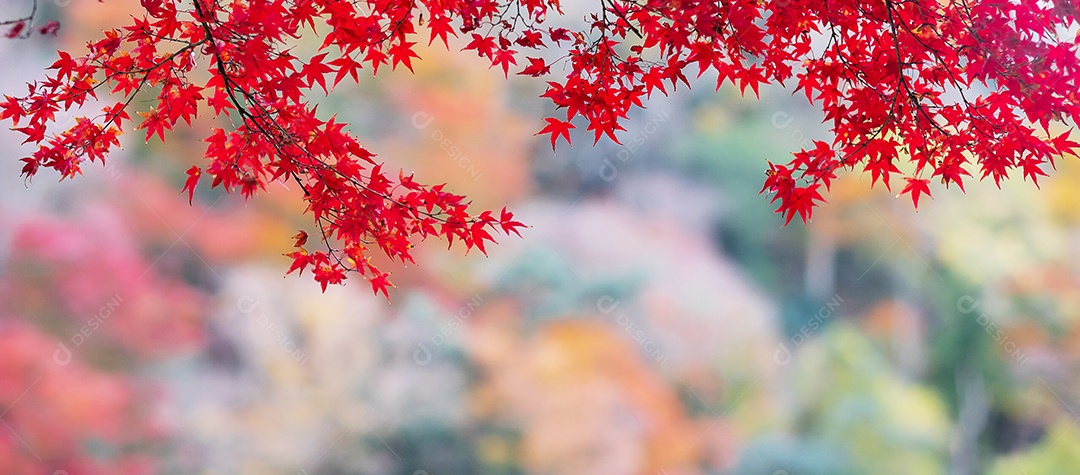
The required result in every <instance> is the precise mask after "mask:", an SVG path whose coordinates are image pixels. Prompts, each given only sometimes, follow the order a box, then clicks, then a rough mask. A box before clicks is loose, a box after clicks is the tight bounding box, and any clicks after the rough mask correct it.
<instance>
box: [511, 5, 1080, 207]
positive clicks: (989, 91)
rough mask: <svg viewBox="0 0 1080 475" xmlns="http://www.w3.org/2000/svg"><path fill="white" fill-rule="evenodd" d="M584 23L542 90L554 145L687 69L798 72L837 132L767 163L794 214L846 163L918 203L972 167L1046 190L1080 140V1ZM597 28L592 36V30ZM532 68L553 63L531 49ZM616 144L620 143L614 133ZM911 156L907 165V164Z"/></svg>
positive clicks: (599, 124) (757, 74)
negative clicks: (559, 74) (577, 125)
mask: <svg viewBox="0 0 1080 475" xmlns="http://www.w3.org/2000/svg"><path fill="white" fill-rule="evenodd" d="M600 3H601V5H602V9H601V11H600V13H597V14H594V15H592V16H591V18H590V24H591V29H590V30H589V31H588V32H580V33H577V32H575V33H572V34H570V35H569V36H566V34H565V33H564V32H561V31H559V30H552V31H551V33H552V35H553V39H554V38H555V37H556V36H557V37H559V38H564V37H566V38H573V46H572V49H571V50H570V55H569V61H570V65H571V67H570V68H569V69H570V73H569V74H568V75H567V77H566V79H565V80H563V81H561V82H551V83H549V85H550V87H549V88H548V90H547V92H546V93H545V94H544V96H545V97H548V98H550V99H551V100H552V101H553V102H554V103H555V104H556V105H557V106H559V107H560V108H565V111H566V116H565V119H563V118H549V119H547V127H545V128H544V129H543V131H542V132H543V133H547V134H550V136H551V140H552V145H553V146H554V145H555V141H556V140H557V138H558V137H560V136H561V137H565V138H566V139H567V141H569V129H570V128H573V127H574V126H573V125H572V123H571V122H572V121H573V120H574V119H575V118H576V117H578V116H583V117H584V118H585V119H586V120H587V122H588V127H589V130H592V131H593V132H594V133H595V139H596V140H598V139H599V138H600V137H601V136H604V135H606V136H609V137H611V138H612V139H615V135H614V134H615V132H616V131H619V130H622V128H621V127H620V126H619V122H620V120H622V119H625V118H626V116H627V112H628V111H629V110H630V109H631V108H632V107H634V106H638V107H640V106H641V99H642V97H643V96H649V95H651V94H652V93H653V92H654V91H656V90H659V91H660V92H661V93H664V94H667V93H668V92H669V90H668V89H667V85H669V84H670V87H671V90H674V89H675V88H677V87H678V85H679V83H683V84H684V85H686V86H687V87H689V86H690V83H689V81H688V80H687V78H686V76H685V71H686V70H693V69H695V67H696V69H697V70H698V77H701V75H702V74H704V73H705V72H706V71H712V72H713V73H714V74H716V77H717V84H716V87H717V89H719V88H720V87H721V85H722V84H724V83H725V82H730V83H732V85H735V86H738V87H739V88H740V90H741V91H742V92H744V93H745V92H746V89H747V88H749V89H751V90H753V91H754V93H755V95H756V94H757V93H758V88H759V87H760V85H762V84H765V83H778V84H781V85H787V84H788V83H791V82H794V88H795V91H796V92H801V93H804V94H805V95H806V98H807V100H808V101H810V102H811V103H813V104H815V105H817V106H819V107H821V108H822V110H823V111H824V113H825V120H826V122H829V123H830V126H831V130H832V132H833V133H834V139H833V140H832V142H831V143H827V142H821V141H817V142H814V147H813V148H811V149H804V150H800V151H799V152H796V153H795V154H794V157H793V159H792V160H791V161H790V163H788V164H787V165H786V166H781V165H774V164H771V163H770V168H769V170H767V172H766V175H767V178H766V180H765V184H764V187H763V188H762V192H769V193H771V194H772V201H773V202H779V205H778V208H777V212H778V213H781V214H783V215H784V216H785V223H787V222H790V221H791V219H792V218H793V217H794V216H795V215H796V214H797V215H799V216H800V217H801V218H802V219H803V220H804V221H808V220H809V219H810V218H811V217H812V215H813V209H814V207H815V206H816V204H817V203H818V202H821V201H824V199H823V198H822V195H821V188H822V186H824V188H825V189H828V188H829V187H830V185H831V183H832V180H833V179H834V178H836V171H837V170H838V169H840V168H847V169H849V170H856V169H861V170H863V171H865V172H870V175H871V177H872V180H871V186H874V185H875V184H876V183H877V181H878V180H879V179H880V180H881V181H883V182H884V184H885V186H886V187H887V188H890V189H891V183H890V178H891V177H893V176H894V175H900V176H902V177H903V179H904V181H905V186H904V187H903V189H902V190H901V192H900V194H901V195H905V194H906V195H909V196H910V198H911V199H912V202H913V203H914V205H915V207H916V208H917V207H918V204H919V199H920V197H922V196H923V195H927V196H929V195H930V180H931V179H932V178H940V181H941V183H943V184H944V185H946V186H950V185H953V184H955V185H956V186H958V187H960V189H961V190H963V188H964V179H965V177H971V176H972V171H975V172H977V173H978V174H979V176H980V178H986V177H993V179H994V181H995V183H998V184H999V185H1000V181H1001V179H1003V178H1007V177H1008V174H1009V171H1010V170H1020V171H1021V172H1022V174H1023V178H1025V179H1030V180H1031V181H1032V182H1034V183H1035V184H1036V186H1037V185H1038V177H1039V176H1040V175H1041V176H1046V174H1047V173H1046V169H1047V168H1048V167H1053V166H1054V159H1055V157H1057V156H1060V155H1065V154H1072V155H1075V154H1076V153H1075V152H1076V149H1077V147H1078V146H1080V144H1077V143H1076V142H1073V141H1071V140H1069V134H1068V132H1066V133H1060V134H1054V133H1052V132H1051V123H1054V122H1056V123H1059V124H1061V123H1066V122H1071V124H1076V123H1077V120H1076V119H1077V118H1078V112H1080V101H1078V96H1077V92H1076V91H1077V90H1078V89H1077V88H1078V86H1080V61H1078V56H1077V48H1076V43H1075V38H1074V37H1073V35H1071V34H1069V33H1068V31H1070V28H1073V29H1075V27H1076V26H1077V23H1076V20H1077V18H1076V13H1077V5H1076V2H1075V0H1059V1H1054V2H1039V1H1036V0H1014V1H1004V0H1000V1H999V0H985V1H951V0H944V1H942V0H884V1H880V2H860V1H857V0H827V1H826V0H783V1H759V0H724V1H720V2H716V1H704V0H680V1H667V0H644V1H641V0H639V1H621V0H601V2H600ZM588 35H591V37H590V36H588ZM529 59H530V65H529V67H528V68H526V69H525V71H522V73H523V74H527V75H532V76H539V75H543V74H545V73H547V71H548V70H549V68H550V65H549V64H547V63H545V62H544V61H542V60H538V59H534V58H529ZM616 141H617V139H616ZM903 164H906V171H901V168H900V166H899V165H903Z"/></svg>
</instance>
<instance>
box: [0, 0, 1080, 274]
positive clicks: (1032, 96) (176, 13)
mask: <svg viewBox="0 0 1080 475" xmlns="http://www.w3.org/2000/svg"><path fill="white" fill-rule="evenodd" d="M143 6H144V8H145V10H146V12H145V15H143V16H142V17H139V18H135V19H133V20H132V21H131V23H130V24H129V25H126V26H123V27H121V28H117V29H114V30H109V31H106V32H105V33H104V35H103V37H102V38H101V39H100V40H98V41H96V42H91V43H90V44H89V45H88V51H87V52H85V53H82V54H76V55H72V54H68V53H63V52H61V53H60V55H59V59H58V60H57V61H56V62H55V63H54V64H53V65H52V67H51V68H50V70H51V71H52V73H51V74H50V75H49V76H48V77H47V78H46V79H45V80H43V81H38V82H35V83H32V84H30V85H29V91H28V93H27V94H26V95H24V96H21V97H11V96H6V97H5V99H4V102H3V103H2V104H0V119H4V120H10V121H11V122H12V124H13V125H14V126H15V127H16V130H18V131H19V132H21V133H23V134H24V135H25V136H26V142H30V143H32V144H34V145H36V146H37V150H36V151H35V152H34V153H33V154H32V155H31V156H28V157H25V158H23V159H22V161H23V162H24V163H25V165H24V168H23V174H24V175H26V176H27V177H32V176H34V175H35V174H36V173H38V172H39V171H40V169H41V168H42V167H45V168H52V169H54V170H56V171H57V172H58V173H60V176H61V177H62V178H69V177H72V176H74V175H75V174H78V173H79V171H80V167H82V166H83V165H84V164H85V163H86V162H87V161H90V162H94V161H104V159H105V156H106V155H107V153H108V152H109V151H110V150H111V149H112V148H113V147H115V146H117V145H118V144H119V141H118V136H119V135H120V134H121V131H122V128H123V127H124V126H128V125H129V122H131V121H132V117H131V116H129V115H128V113H127V109H128V108H129V106H133V105H135V104H146V103H149V104H150V107H149V108H148V110H141V111H139V114H138V117H141V120H139V121H138V123H136V124H132V125H134V128H135V129H144V130H145V131H146V132H145V133H146V139H147V140H149V139H150V138H151V137H153V136H157V137H158V138H159V139H162V140H164V139H165V137H166V136H167V134H166V131H168V130H171V129H172V128H173V127H174V126H175V125H176V123H177V122H178V121H180V120H183V121H184V122H185V123H186V124H190V121H191V119H192V118H193V117H195V116H196V115H198V114H199V113H200V112H203V113H207V112H209V111H212V112H213V114H214V115H215V116H225V117H227V118H228V119H230V120H231V121H232V123H233V124H235V125H234V126H233V127H231V128H230V129H228V130H225V129H213V130H211V131H210V133H209V136H208V138H207V139H206V142H207V144H208V146H207V150H206V159H207V164H206V165H205V166H202V167H195V168H192V169H190V170H189V171H188V177H189V178H188V181H187V183H186V184H185V185H184V191H186V192H187V193H188V195H189V199H190V198H191V194H192V193H193V192H194V190H195V188H196V187H197V186H198V184H199V183H202V182H204V181H209V182H210V186H211V187H217V186H221V187H223V188H225V189H226V190H228V191H234V190H238V191H239V192H240V193H242V194H243V195H244V196H245V197H250V196H252V195H253V194H255V193H258V192H259V191H261V190H263V189H265V187H266V186H267V184H269V183H271V182H273V181H276V180H281V181H290V182H295V183H296V184H297V185H298V186H300V187H301V189H302V190H303V191H304V199H305V200H306V201H307V204H308V212H309V213H310V214H311V216H312V219H313V220H314V223H315V225H316V227H317V228H318V231H319V232H320V233H321V235H322V239H321V240H320V242H319V245H325V250H317V251H311V250H308V249H307V248H306V247H305V246H304V245H303V244H299V245H298V250H297V251H296V252H293V253H292V254H290V255H289V256H290V257H292V259H293V264H292V267H291V268H290V272H292V271H295V270H299V271H301V272H303V271H304V270H305V269H310V270H311V271H312V274H313V275H314V277H315V279H316V280H317V281H319V282H320V283H321V284H322V285H323V286H324V288H325V286H326V285H327V284H332V283H339V282H341V281H342V280H344V279H345V276H346V271H357V272H359V273H360V274H361V275H363V276H365V277H366V278H367V279H368V280H369V281H370V282H371V284H372V286H373V288H374V290H375V292H376V293H378V292H383V293H386V289H387V287H388V286H390V285H391V284H390V283H389V281H388V280H387V274H386V273H384V272H382V271H380V270H379V269H378V268H376V267H375V266H374V265H373V264H372V263H371V262H370V260H369V257H370V253H371V252H373V251H374V250H375V249H377V250H378V251H380V252H382V253H385V254H386V255H387V256H389V257H390V258H392V259H395V260H400V261H403V262H412V261H413V258H412V255H411V254H410V249H411V248H412V245H413V243H414V242H415V241H418V240H423V239H425V238H428V237H432V236H435V237H443V238H446V239H447V241H449V242H450V243H451V245H452V243H453V242H454V241H455V240H459V241H461V242H462V243H463V244H464V245H465V247H466V249H472V248H473V247H476V248H478V249H479V250H480V251H481V252H483V251H484V250H485V241H494V239H493V237H492V235H491V233H490V232H489V231H491V230H502V231H503V232H504V233H507V234H509V233H510V232H514V233H516V232H517V229H518V228H520V227H522V225H521V223H518V222H516V221H514V220H513V215H512V214H511V213H509V212H507V211H505V210H503V212H502V213H499V214H498V215H497V216H496V215H495V214H493V213H491V212H481V213H474V212H470V211H469V209H468V201H467V199H466V198H465V197H463V196H459V195H455V194H453V193H450V192H447V191H445V190H444V187H443V186H442V185H436V186H428V185H424V184H421V183H419V182H416V181H414V180H413V178H412V176H405V175H404V174H401V173H399V174H397V175H398V176H397V177H395V176H394V174H391V173H387V172H386V171H384V170H383V168H382V167H381V165H380V164H379V163H377V162H376V161H375V160H374V154H373V153H372V152H371V151H369V150H367V149H366V148H365V147H364V146H363V145H362V144H360V143H359V142H358V141H357V140H356V139H355V138H354V137H352V136H351V135H350V134H348V133H347V132H345V125H346V124H343V123H340V122H337V121H335V119H334V118H332V117H331V118H329V119H324V118H320V117H319V116H318V114H316V104H313V103H312V102H310V101H309V100H308V98H306V97H305V96H304V94H305V93H309V92H311V91H312V90H313V89H315V88H316V87H317V88H318V89H322V90H324V91H325V90H326V89H328V88H331V89H332V88H333V87H335V86H337V85H338V84H339V83H340V82H341V81H343V80H346V79H348V80H351V81H353V82H359V81H360V80H361V79H360V78H361V74H360V71H361V70H363V69H365V68H370V69H371V71H372V72H373V73H377V72H378V69H379V67H381V66H383V65H387V66H388V67H389V68H391V69H396V68H397V67H399V66H404V67H405V68H408V69H410V70H411V69H412V64H413V60H414V59H417V58H419V55H418V54H417V52H416V51H415V46H416V44H417V43H419V42H420V41H422V40H423V39H424V36H426V37H427V40H428V41H427V43H428V44H432V43H435V42H439V43H442V44H444V45H446V46H447V47H449V37H450V36H455V37H462V39H463V41H467V43H466V45H465V46H464V48H463V49H464V50H468V51H472V52H475V54H477V55H479V56H481V57H483V58H486V59H487V60H488V61H490V62H491V66H492V67H493V68H497V69H498V70H501V71H502V72H503V73H504V75H509V72H510V69H511V67H512V66H513V67H515V69H516V68H518V67H521V66H520V65H521V64H527V65H526V66H525V67H524V69H523V70H522V71H520V72H519V74H522V75H526V76H533V77H545V78H549V80H548V83H547V84H548V87H547V90H546V91H545V92H544V94H543V97H545V98H547V99H549V100H550V101H552V102H553V103H554V104H555V106H556V107H557V108H558V109H559V110H560V113H559V114H558V117H552V118H548V119H547V126H546V127H543V129H542V130H541V131H540V132H539V134H548V135H550V139H551V143H552V146H555V145H556V142H557V139H559V138H560V137H561V138H563V139H564V140H566V141H568V142H569V140H570V132H569V130H570V129H572V128H575V126H574V125H573V123H574V122H575V121H577V122H578V123H579V124H580V123H584V124H585V128H586V130H587V131H591V132H592V133H593V139H594V142H596V141H599V140H600V139H601V138H602V137H607V138H609V139H611V140H614V141H616V142H618V132H619V131H621V130H623V127H622V125H621V124H622V122H623V121H624V120H625V119H626V118H627V116H628V113H629V111H630V110H631V109H632V108H634V107H643V102H642V101H643V100H644V99H645V98H647V97H649V96H651V94H652V93H653V92H655V91H657V90H659V91H660V92H661V93H663V94H668V93H670V92H672V91H674V90H676V89H677V88H678V87H680V83H682V85H683V86H686V87H689V86H690V80H689V79H688V77H687V74H693V71H694V70H695V69H696V70H697V72H698V74H697V75H698V76H699V77H700V76H701V75H702V74H703V73H705V72H707V71H712V72H713V73H715V74H716V76H717V78H718V79H717V84H716V86H717V88H719V87H721V86H722V85H723V84H724V83H731V84H732V85H733V86H737V87H738V88H739V89H740V91H742V92H743V93H745V92H746V91H747V90H748V89H749V90H751V91H753V92H754V94H755V95H756V94H757V93H758V91H759V88H760V87H761V86H762V85H763V84H770V83H773V84H781V85H784V86H787V87H793V88H794V91H795V92H797V93H801V94H804V95H805V96H806V98H807V100H808V101H810V102H811V103H813V104H814V105H816V106H817V107H820V108H821V109H822V110H823V111H824V116H825V120H826V121H827V122H828V123H829V124H830V128H831V131H832V133H833V135H834V137H833V139H832V140H831V141H829V142H823V141H818V142H815V146H814V148H813V149H809V150H801V151H799V152H797V153H795V154H794V157H793V159H792V160H791V161H790V162H789V163H788V164H787V165H786V166H782V165H772V164H770V168H769V170H768V173H767V178H766V181H765V186H764V188H763V190H762V191H763V192H768V193H771V194H773V198H772V200H773V201H774V202H778V208H777V212H779V213H781V214H782V215H784V216H785V222H790V220H791V219H792V218H793V217H794V216H795V215H798V216H799V217H800V218H801V219H803V220H804V221H806V220H809V219H810V218H811V216H812V213H813V209H814V207H815V206H816V205H817V204H818V203H819V202H822V201H824V198H823V196H822V189H824V190H828V189H829V187H830V185H831V183H832V180H834V179H835V178H836V176H837V175H836V173H837V172H838V171H839V170H841V169H846V170H860V169H861V170H862V171H864V172H865V171H868V172H870V174H871V177H872V182H873V183H872V184H871V186H873V185H874V184H876V182H877V181H878V180H879V179H880V180H881V181H882V182H883V183H884V184H885V186H886V187H887V188H889V187H891V181H890V178H891V177H892V176H894V175H900V176H901V178H903V179H904V181H905V183H906V185H905V186H904V188H903V189H902V190H901V192H900V194H902V195H903V194H907V195H909V196H910V197H911V199H912V202H913V204H914V205H915V206H916V207H917V206H918V202H919V199H920V197H921V196H922V195H930V194H931V190H930V178H932V177H939V176H940V177H941V183H942V184H944V185H945V186H951V185H952V184H956V185H957V186H958V187H960V188H961V190H963V187H964V179H965V177H972V176H973V173H972V172H975V173H977V174H978V176H979V178H986V177H992V178H993V179H994V181H995V182H996V183H1000V181H1001V180H1002V179H1003V178H1008V176H1009V171H1010V170H1015V169H1017V168H1019V169H1021V171H1022V173H1023V175H1022V177H1023V178H1025V179H1027V178H1030V179H1031V180H1032V181H1033V182H1035V181H1036V180H1037V178H1038V176H1040V175H1044V176H1045V175H1046V168H1047V167H1053V166H1054V159H1055V158H1056V157H1057V156H1060V155H1065V154H1075V151H1076V149H1077V147H1080V144H1077V143H1076V142H1074V141H1072V140H1070V136H1069V134H1068V133H1056V132H1051V125H1052V124H1065V123H1069V122H1071V123H1075V122H1076V119H1077V113H1078V111H1080V108H1078V98H1077V94H1076V91H1077V86H1078V73H1080V61H1078V56H1077V49H1076V43H1075V38H1074V37H1073V35H1070V34H1069V33H1068V31H1069V30H1070V28H1075V27H1076V20H1077V18H1076V13H1077V8H1076V7H1077V5H1076V2H1075V0H1059V1H1053V2H1037V1H1034V0H1016V1H1009V2H1006V1H1000V0H983V1H979V0H969V1H956V0H884V1H882V2H859V1H856V0H839V1H837V0H828V1H825V0H782V1H760V0H724V1H720V2H717V1H705V0H677V1H670V0H637V1H627V0H600V1H599V2H597V4H596V5H595V13H592V14H589V15H588V17H587V18H586V20H587V28H585V29H583V30H582V31H570V30H567V29H565V28H561V27H553V26H548V25H549V22H548V20H549V17H550V16H555V15H561V14H562V13H563V12H562V10H561V7H560V2H559V1H558V0H419V1H401V0H364V1H361V2H354V1H345V0H297V1H291V2H281V1H274V0H234V1H231V2H226V1H219V0H196V1H195V2H178V1H175V0H165V1H155V2H143ZM25 24H28V20H25V19H24V20H20V21H18V22H16V23H13V25H14V26H12V31H13V32H14V33H11V32H9V36H12V35H14V36H18V35H21V34H23V33H22V31H23V29H24V26H20V25H25ZM422 27H426V28H427V31H426V32H423V31H420V28H422ZM16 30H17V31H16ZM43 31H44V30H43ZM51 31H53V32H55V29H52V30H51ZM309 35H316V36H319V37H321V38H322V43H321V47H320V50H319V52H318V53H317V54H316V55H314V56H312V57H300V56H296V55H295V54H294V52H293V51H294V49H293V46H294V45H296V44H297V42H298V40H299V38H301V37H303V36H309ZM546 48H568V50H567V51H566V52H565V54H564V51H563V50H561V49H560V51H559V54H557V55H548V56H558V59H553V60H550V59H544V58H543V57H542V56H543V55H541V54H540V53H539V52H538V51H540V50H544V49H546ZM519 57H520V58H519ZM519 59H521V60H522V61H520V62H519ZM556 64H560V67H559V68H552V66H554V65H556ZM199 69H201V70H202V71H197V70H199ZM688 71H689V72H688ZM328 75H332V76H333V82H332V83H331V85H329V86H328V81H327V80H326V78H327V76H328ZM553 76H554V77H553ZM669 86H670V87H669ZM102 90H105V91H107V92H111V93H112V94H114V95H116V96H118V97H119V98H120V101H119V102H117V103H116V104H115V105H112V106H109V107H106V108H105V109H103V110H102V112H101V113H100V114H98V115H96V116H91V117H86V118H83V119H80V120H77V121H76V123H75V125H73V126H71V127H70V128H69V129H67V130H61V131H52V130H49V128H48V127H49V125H50V123H51V122H52V121H53V119H54V117H55V116H56V115H57V113H58V112H60V111H67V110H71V109H73V108H79V107H80V106H82V105H84V104H86V103H87V101H88V100H90V99H91V98H96V97H97V94H98V92H99V91H102ZM140 92H141V93H142V95H140ZM146 94H152V95H153V96H154V97H153V99H152V100H149V101H145V100H142V101H139V102H135V101H134V99H135V98H136V97H145V95H146ZM538 128H539V127H538ZM901 165H903V170H902V169H901ZM904 170H906V171H904ZM1036 184H1037V182H1036Z"/></svg>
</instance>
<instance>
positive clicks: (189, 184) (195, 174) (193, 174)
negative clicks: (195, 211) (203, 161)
mask: <svg viewBox="0 0 1080 475" xmlns="http://www.w3.org/2000/svg"><path fill="white" fill-rule="evenodd" d="M186 173H187V176H188V177H187V180H185V181H184V187H183V188H181V190H180V193H183V192H185V191H186V192H187V193H188V204H191V202H192V200H194V199H195V187H196V186H198V185H199V178H200V177H201V176H202V170H200V169H199V167H197V166H194V165H193V166H192V167H191V168H188V170H187V172H186Z"/></svg>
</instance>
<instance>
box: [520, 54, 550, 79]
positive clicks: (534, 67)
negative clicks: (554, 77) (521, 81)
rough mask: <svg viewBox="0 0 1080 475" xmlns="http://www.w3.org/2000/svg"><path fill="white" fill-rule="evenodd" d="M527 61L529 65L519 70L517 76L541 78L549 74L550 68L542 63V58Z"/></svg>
mask: <svg viewBox="0 0 1080 475" xmlns="http://www.w3.org/2000/svg"><path fill="white" fill-rule="evenodd" d="M526 59H528V60H529V65H528V66H526V67H525V69H523V70H521V72H519V73H518V74H520V75H523V76H533V77H537V76H542V75H544V74H547V73H549V72H551V67H550V66H548V65H547V63H545V62H544V60H543V59H542V58H526Z"/></svg>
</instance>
